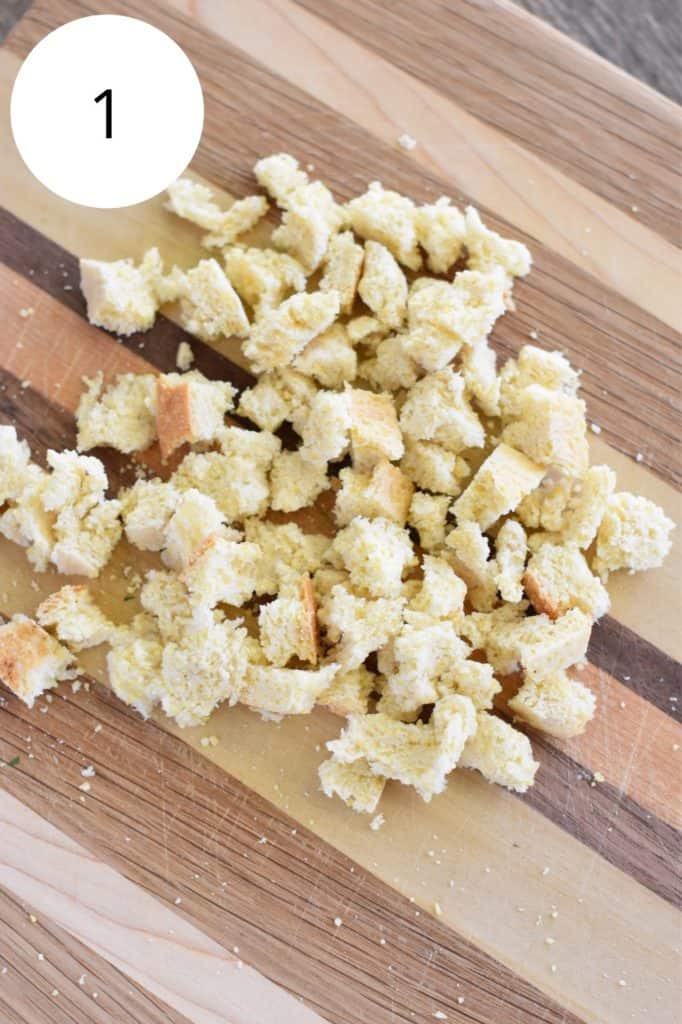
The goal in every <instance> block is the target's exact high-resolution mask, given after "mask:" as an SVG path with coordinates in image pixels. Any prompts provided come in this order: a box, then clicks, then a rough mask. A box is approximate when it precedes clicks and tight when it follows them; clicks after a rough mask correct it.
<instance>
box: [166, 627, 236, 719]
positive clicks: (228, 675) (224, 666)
mask: <svg viewBox="0 0 682 1024" xmlns="http://www.w3.org/2000/svg"><path fill="white" fill-rule="evenodd" d="M246 640H247V633H246V630H245V629H244V628H243V627H242V626H241V625H240V623H239V621H238V620H235V621H232V620H224V621H223V622H212V623H211V624H210V625H208V626H207V627H206V628H204V629H200V630H197V631H196V632H192V633H185V634H184V635H183V636H182V637H181V638H179V639H178V640H172V641H170V642H169V643H167V644H166V645H165V647H164V649H163V655H162V657H161V673H160V675H158V676H157V677H156V680H155V681H154V682H153V683H152V693H153V695H154V697H155V698H156V699H157V700H159V701H160V703H161V707H162V708H163V710H164V712H165V713H166V714H167V715H168V716H169V717H170V718H174V719H175V721H176V722H177V724H178V725H179V726H181V727H186V726H192V725H202V723H203V722H205V721H206V719H207V718H208V717H209V715H210V714H211V712H212V711H213V710H214V709H215V708H216V707H217V706H218V704H222V703H223V702H225V701H227V702H228V703H230V704H235V703H236V702H237V701H238V700H239V699H240V697H241V696H242V693H243V691H244V689H245V683H246V672H247V667H248V645H247V643H246Z"/></svg>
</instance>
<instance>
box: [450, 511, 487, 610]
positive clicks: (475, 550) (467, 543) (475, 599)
mask: <svg viewBox="0 0 682 1024" xmlns="http://www.w3.org/2000/svg"><path fill="white" fill-rule="evenodd" d="M445 544H446V546H447V548H448V549H449V552H450V554H449V555H448V557H449V559H451V561H452V565H453V567H454V569H455V572H456V573H457V575H458V576H461V578H462V579H463V580H464V582H465V583H466V585H467V593H468V597H469V601H470V603H471V605H472V607H473V608H474V609H475V610H476V611H490V609H491V608H492V607H493V605H494V604H495V600H496V594H497V586H496V583H495V569H496V566H495V563H494V562H492V561H490V559H489V556H490V545H489V543H488V538H487V537H485V536H484V535H483V533H482V532H481V528H480V526H479V525H478V523H474V522H463V523H461V524H460V525H459V526H457V527H456V528H455V529H454V530H451V531H450V533H448V535H447V537H446V538H445Z"/></svg>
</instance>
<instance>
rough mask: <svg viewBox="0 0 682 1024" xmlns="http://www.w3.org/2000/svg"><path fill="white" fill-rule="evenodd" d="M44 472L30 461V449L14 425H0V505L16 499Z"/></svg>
mask: <svg viewBox="0 0 682 1024" xmlns="http://www.w3.org/2000/svg"><path fill="white" fill-rule="evenodd" d="M44 475H45V474H44V472H43V470H42V469H40V467H39V466H37V465H36V464H35V463H33V462H31V449H30V448H29V446H28V443H27V442H26V441H20V440H19V438H18V437H17V432H16V430H15V428H14V427H10V426H5V425H4V424H2V425H0V506H2V505H3V504H4V503H5V502H6V501H16V500H18V499H19V498H20V497H21V496H22V494H23V493H24V491H26V490H27V489H28V488H32V487H33V486H34V485H35V484H37V483H38V482H39V481H40V480H42V479H43V478H44Z"/></svg>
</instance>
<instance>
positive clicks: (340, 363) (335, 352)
mask: <svg viewBox="0 0 682 1024" xmlns="http://www.w3.org/2000/svg"><path fill="white" fill-rule="evenodd" d="M357 365H358V357H357V355H356V353H355V349H354V348H353V346H352V345H351V343H350V340H349V338H348V334H347V332H346V328H345V327H344V325H343V324H339V323H336V324H332V325H331V327H328V328H327V330H326V331H323V332H322V333H321V334H318V335H317V337H316V338H313V340H312V341H310V342H308V344H307V345H306V347H305V348H304V349H303V351H302V352H299V354H298V355H297V356H296V358H295V359H294V361H293V363H292V367H293V369H294V370H297V371H298V372H299V373H304V374H306V375H307V376H309V377H314V378H315V380H316V381H318V383H319V384H321V385H322V387H323V388H336V389H339V388H342V387H343V385H344V383H345V382H346V381H354V380H355V376H356V374H357Z"/></svg>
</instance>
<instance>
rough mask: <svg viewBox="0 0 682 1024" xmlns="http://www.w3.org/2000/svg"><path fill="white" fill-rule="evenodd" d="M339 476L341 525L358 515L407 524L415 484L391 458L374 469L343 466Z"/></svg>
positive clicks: (337, 515) (338, 520)
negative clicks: (361, 470) (368, 470)
mask: <svg viewBox="0 0 682 1024" xmlns="http://www.w3.org/2000/svg"><path fill="white" fill-rule="evenodd" d="M339 480H340V482H341V488H340V490H339V491H337V494H336V503H335V505H334V518H335V520H336V524H337V526H348V524H349V523H350V522H351V521H352V520H353V519H354V518H355V517H356V516H366V517H367V518H368V519H375V518H377V517H379V516H383V518H384V519H388V520H390V522H392V523H396V524H397V525H398V526H405V522H406V520H407V513H408V509H409V507H410V501H411V499H412V493H413V491H414V487H413V485H412V482H411V481H410V480H408V478H407V477H406V476H405V474H404V473H401V471H400V470H399V469H398V467H397V466H393V465H392V464H391V463H390V462H389V461H388V459H382V460H381V461H380V462H377V463H376V465H375V466H374V467H373V469H372V471H371V473H362V472H360V470H358V469H351V468H347V469H342V470H341V472H340V473H339ZM273 507H275V506H274V505H273Z"/></svg>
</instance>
